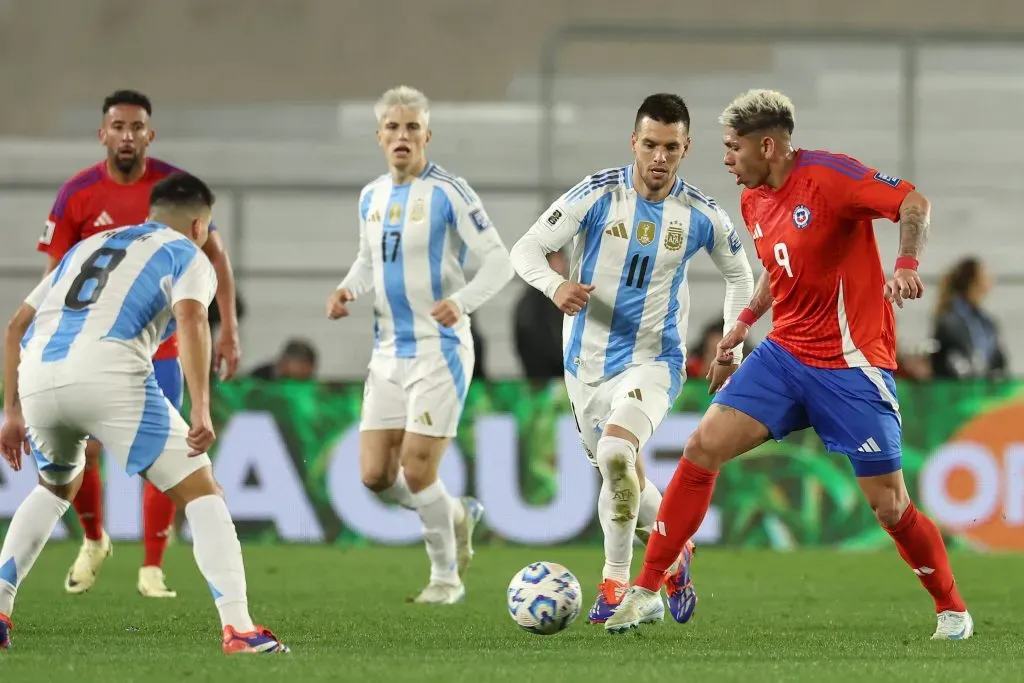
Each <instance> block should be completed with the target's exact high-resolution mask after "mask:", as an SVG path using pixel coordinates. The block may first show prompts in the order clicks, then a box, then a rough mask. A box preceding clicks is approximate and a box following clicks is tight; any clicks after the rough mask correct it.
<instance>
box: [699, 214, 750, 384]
mask: <svg viewBox="0 0 1024 683" xmlns="http://www.w3.org/2000/svg"><path fill="white" fill-rule="evenodd" d="M711 223H712V226H713V228H714V230H713V232H712V235H711V239H712V240H713V241H712V243H711V244H709V245H708V252H709V253H710V254H711V260H712V261H714V263H715V265H716V266H717V267H718V270H719V272H721V273H722V276H723V277H724V278H725V303H724V306H723V318H724V319H725V321H726V323H725V325H726V328H725V330H724V331H723V334H727V333H728V332H729V330H730V328H731V327H732V325H733V322H732V321H734V320H736V319H738V318H739V316H740V314H741V313H742V312H743V308H744V306H746V303H747V301H749V300H750V297H751V294H752V293H753V291H754V275H753V272H752V271H751V270H750V262H749V261H748V260H747V254H746V252H745V251H744V250H743V244H742V243H741V242H740V238H739V235H737V234H736V230H735V229H734V228H733V225H732V221H730V220H729V216H728V215H727V214H726V213H725V211H723V210H722V209H720V208H717V207H716V208H715V209H714V211H713V214H712V218H711ZM732 353H733V363H736V364H738V363H739V362H740V360H741V359H742V355H743V343H742V342H741V343H739V344H737V345H735V347H733V348H732Z"/></svg>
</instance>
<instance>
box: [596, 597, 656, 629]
mask: <svg viewBox="0 0 1024 683" xmlns="http://www.w3.org/2000/svg"><path fill="white" fill-rule="evenodd" d="M664 620H665V603H664V602H663V601H662V599H661V591H658V592H654V591H649V590H647V589H646V588H641V587H640V586H632V587H630V589H629V591H628V592H627V593H626V597H624V598H623V599H622V602H620V603H619V606H618V607H617V608H616V610H615V612H614V613H613V614H612V615H611V616H610V617H608V621H606V622H604V629H605V630H606V631H608V633H613V634H619V633H626V632H628V631H631V630H633V629H637V628H639V627H640V624H650V623H653V622H655V621H664Z"/></svg>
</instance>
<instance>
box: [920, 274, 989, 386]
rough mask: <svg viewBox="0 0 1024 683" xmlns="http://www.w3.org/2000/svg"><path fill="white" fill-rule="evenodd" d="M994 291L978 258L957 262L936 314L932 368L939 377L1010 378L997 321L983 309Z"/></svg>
mask: <svg viewBox="0 0 1024 683" xmlns="http://www.w3.org/2000/svg"><path fill="white" fill-rule="evenodd" d="M990 289H992V280H991V279H990V278H989V275H988V272H987V271H986V270H985V266H984V265H983V264H982V263H981V261H980V260H978V259H977V258H975V257H973V256H972V257H968V258H964V259H962V260H961V261H959V262H957V263H956V264H955V265H954V266H953V267H952V268H950V269H949V271H948V272H947V273H946V274H945V275H944V276H943V278H942V283H941V284H940V289H939V304H938V307H937V310H936V314H935V331H934V335H933V336H934V339H935V350H934V352H933V353H932V369H933V371H934V375H935V377H937V378H945V379H973V378H987V379H995V378H1000V377H1005V376H1006V366H1007V361H1006V354H1005V353H1004V352H1003V349H1002V346H1001V344H1000V342H999V329H998V327H997V326H996V322H995V320H993V319H992V317H991V316H990V315H989V314H988V313H986V312H985V311H984V310H982V308H981V304H982V301H983V300H984V299H985V296H986V295H987V294H988V292H989V290H990Z"/></svg>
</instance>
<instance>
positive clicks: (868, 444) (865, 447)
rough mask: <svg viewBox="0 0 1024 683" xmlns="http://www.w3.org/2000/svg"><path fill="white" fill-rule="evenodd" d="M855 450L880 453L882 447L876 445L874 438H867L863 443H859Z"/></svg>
mask: <svg viewBox="0 0 1024 683" xmlns="http://www.w3.org/2000/svg"><path fill="white" fill-rule="evenodd" d="M857 452H858V453H881V452H882V449H881V448H879V447H878V444H877V443H875V440H874V439H873V438H868V440H867V441H865V442H864V443H862V444H861V445H860V448H858V449H857Z"/></svg>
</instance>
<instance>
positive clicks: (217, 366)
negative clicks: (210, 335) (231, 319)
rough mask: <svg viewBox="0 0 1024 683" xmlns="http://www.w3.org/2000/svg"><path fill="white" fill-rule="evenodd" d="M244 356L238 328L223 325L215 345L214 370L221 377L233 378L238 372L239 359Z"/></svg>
mask: <svg viewBox="0 0 1024 683" xmlns="http://www.w3.org/2000/svg"><path fill="white" fill-rule="evenodd" d="M241 358H242V343H241V341H239V339H238V330H236V329H231V330H229V329H228V328H226V327H224V326H223V325H221V328H220V334H219V335H217V344H216V345H215V346H214V347H213V371H214V372H216V373H217V374H218V375H219V376H220V378H221V379H231V378H232V377H234V376H235V373H236V372H238V361H239V360H241Z"/></svg>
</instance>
